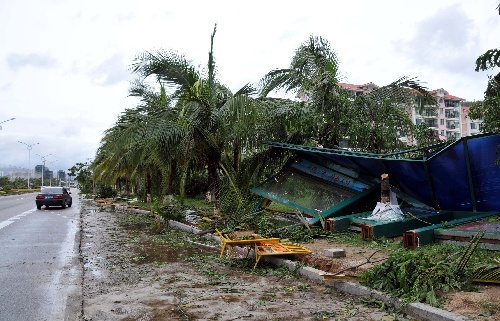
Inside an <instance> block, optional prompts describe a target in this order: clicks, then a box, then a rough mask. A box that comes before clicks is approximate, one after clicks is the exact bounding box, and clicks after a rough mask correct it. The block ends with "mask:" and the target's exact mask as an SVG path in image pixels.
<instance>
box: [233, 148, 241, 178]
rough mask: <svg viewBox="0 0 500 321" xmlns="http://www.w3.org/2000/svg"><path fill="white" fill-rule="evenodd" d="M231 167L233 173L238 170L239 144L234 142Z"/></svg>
mask: <svg viewBox="0 0 500 321" xmlns="http://www.w3.org/2000/svg"><path fill="white" fill-rule="evenodd" d="M233 169H234V172H235V173H238V172H239V171H240V144H239V143H235V145H234V148H233Z"/></svg>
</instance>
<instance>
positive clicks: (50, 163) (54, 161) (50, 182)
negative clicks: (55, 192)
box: [49, 159, 57, 187]
mask: <svg viewBox="0 0 500 321" xmlns="http://www.w3.org/2000/svg"><path fill="white" fill-rule="evenodd" d="M55 162H57V159H56V160H54V161H52V162H49V164H54V163H55ZM52 178H53V177H51V178H50V186H51V187H52Z"/></svg>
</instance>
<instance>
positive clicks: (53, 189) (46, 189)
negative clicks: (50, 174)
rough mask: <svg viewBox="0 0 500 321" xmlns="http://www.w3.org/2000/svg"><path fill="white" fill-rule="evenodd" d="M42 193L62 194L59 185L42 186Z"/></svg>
mask: <svg viewBox="0 0 500 321" xmlns="http://www.w3.org/2000/svg"><path fill="white" fill-rule="evenodd" d="M42 193H45V194H62V193H63V191H62V188H61V187H42Z"/></svg>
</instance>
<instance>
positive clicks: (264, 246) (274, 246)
mask: <svg viewBox="0 0 500 321" xmlns="http://www.w3.org/2000/svg"><path fill="white" fill-rule="evenodd" d="M310 253H311V250H309V249H308V248H305V247H303V246H302V245H299V244H293V243H279V242H278V243H266V242H261V243H258V244H255V265H254V267H253V268H254V269H255V267H256V266H257V264H259V261H260V259H261V258H262V257H263V256H269V255H289V254H310Z"/></svg>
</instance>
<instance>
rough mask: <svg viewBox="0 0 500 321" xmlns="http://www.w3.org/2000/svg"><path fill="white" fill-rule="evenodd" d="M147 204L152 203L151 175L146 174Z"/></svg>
mask: <svg viewBox="0 0 500 321" xmlns="http://www.w3.org/2000/svg"><path fill="white" fill-rule="evenodd" d="M146 203H151V173H149V172H148V173H147V174H146Z"/></svg>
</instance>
